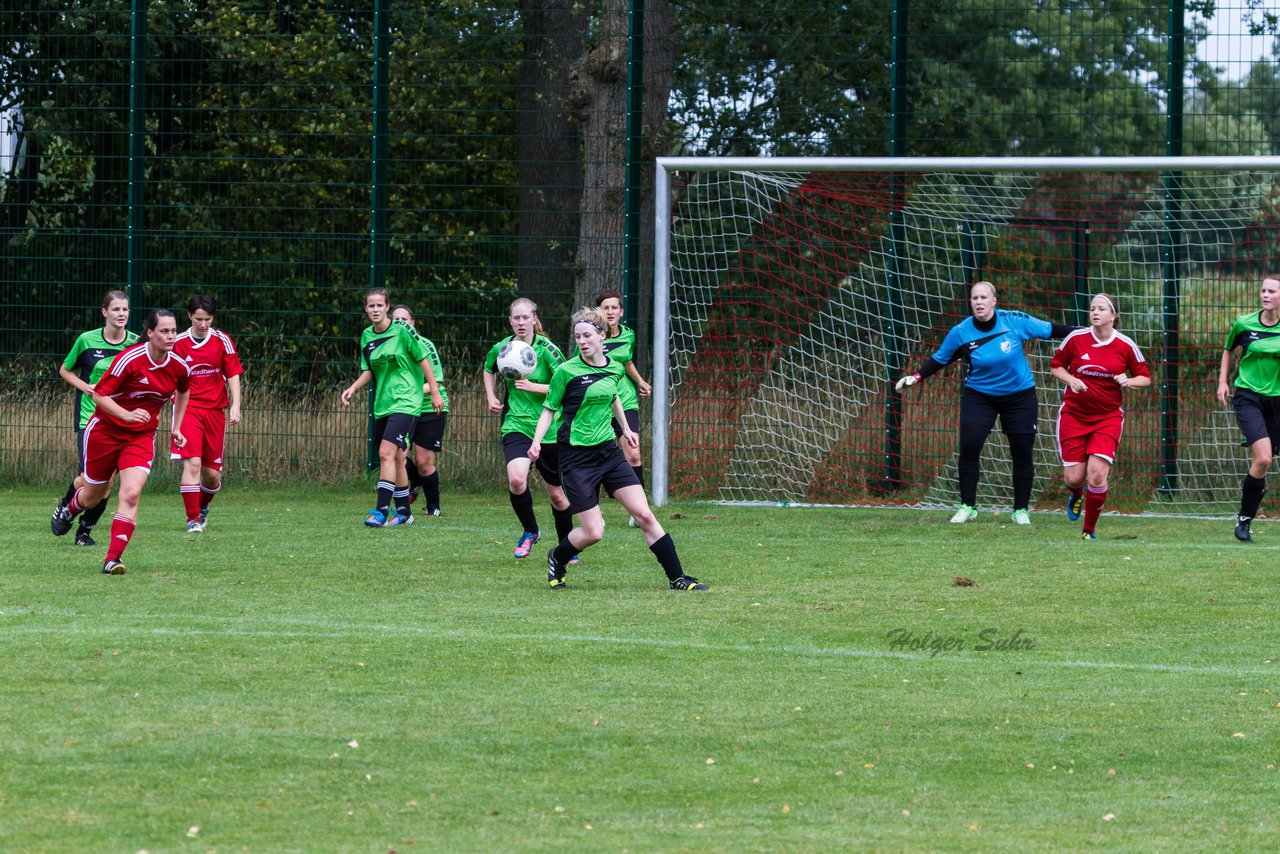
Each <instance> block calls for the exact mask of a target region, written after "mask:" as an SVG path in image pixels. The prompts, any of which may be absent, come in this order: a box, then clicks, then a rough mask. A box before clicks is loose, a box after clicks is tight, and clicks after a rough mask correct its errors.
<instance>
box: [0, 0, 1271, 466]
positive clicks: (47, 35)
mask: <svg viewBox="0 0 1280 854" xmlns="http://www.w3.org/2000/svg"><path fill="white" fill-rule="evenodd" d="M50 5H51V4H45V3H36V2H31V0H17V2H13V3H8V4H6V5H5V6H4V9H3V11H0V361H3V364H4V371H3V374H0V376H3V377H4V379H3V380H2V381H0V382H2V385H0V477H2V478H3V479H4V480H5V481H6V482H13V481H38V482H51V481H60V480H63V479H65V478H66V477H67V475H68V474H69V473H70V472H71V471H72V470H73V469H74V467H75V454H74V448H73V443H72V437H73V434H72V422H73V413H72V399H73V394H72V392H71V390H70V388H69V387H68V386H67V385H66V384H65V383H63V382H62V381H61V380H60V379H59V378H58V375H57V367H58V365H59V364H60V362H61V360H62V358H63V357H64V356H65V354H66V352H67V350H68V349H69V347H70V346H71V343H72V341H73V340H74V338H75V336H76V335H77V334H78V333H80V332H82V331H84V330H87V329H89V328H91V327H94V326H97V325H100V323H101V316H100V313H99V311H98V305H99V303H100V301H101V299H102V296H103V294H104V293H105V292H106V291H107V290H109V289H112V288H121V289H124V290H126V291H128V292H129V293H130V295H131V297H132V304H133V310H134V314H133V318H132V321H131V324H132V326H133V327H134V328H135V329H136V328H138V327H140V325H141V321H142V318H143V316H144V314H145V313H146V311H147V310H149V309H151V308H155V307H165V308H172V309H179V308H181V306H182V305H183V304H184V303H185V301H186V299H187V297H188V296H190V295H191V294H193V293H208V294H211V295H212V296H214V297H215V298H216V299H217V300H218V302H219V305H220V312H219V316H218V318H217V325H218V326H219V327H220V328H221V329H223V330H224V331H226V332H227V333H228V334H230V335H231V336H232V337H233V338H234V339H235V340H236V342H237V344H238V345H239V347H240V350H241V353H242V356H243V358H244V360H245V363H246V366H247V371H248V373H247V375H246V377H245V422H244V423H243V424H242V425H240V426H239V427H237V428H236V429H235V430H233V431H232V433H231V434H230V437H229V448H228V457H229V462H228V473H229V476H230V477H232V478H237V479H241V480H249V479H253V480H262V481H279V480H291V479H295V478H296V479H299V480H306V481H313V480H336V479H343V478H349V477H354V476H358V475H360V474H362V473H363V472H364V470H365V466H366V463H367V460H368V449H367V446H366V441H367V438H366V437H367V412H366V411H365V410H364V409H363V408H360V407H355V408H353V409H348V410H344V409H343V408H342V407H341V406H340V404H339V401H338V391H339V390H340V389H341V388H342V387H343V386H345V385H346V384H347V383H349V382H350V381H351V380H352V379H353V378H354V376H355V373H356V367H355V364H356V362H355V360H356V352H355V350H356V342H357V339H358V336H359V333H360V330H361V329H362V328H363V326H364V325H365V321H364V318H363V315H362V313H361V310H360V295H361V293H362V292H363V291H364V290H365V289H366V288H367V287H369V286H370V285H372V284H385V285H386V286H387V287H388V288H390V290H391V293H392V299H393V301H394V302H403V303H406V304H408V305H409V306H410V307H411V308H412V309H413V310H414V312H415V314H416V315H417V318H418V324H419V329H420V330H421V331H422V332H423V333H424V334H425V335H427V336H428V337H430V338H432V339H433V340H434V341H435V342H436V344H437V345H438V346H439V347H440V350H441V352H442V355H443V358H444V364H445V374H446V375H445V377H444V379H445V382H446V384H447V386H448V388H449V392H450V403H451V406H450V409H451V421H450V427H449V434H448V436H447V437H446V443H445V455H444V459H443V462H442V471H443V472H444V477H445V479H446V482H452V483H454V484H462V485H467V484H469V485H475V486H480V485H489V484H494V483H497V482H499V479H500V474H501V466H500V452H499V449H498V445H497V423H496V419H495V417H494V416H492V415H491V414H490V413H488V411H487V408H486V406H485V400H484V395H483V393H482V391H481V385H480V376H479V372H480V362H481V359H482V358H483V355H484V353H485V351H486V350H487V349H488V347H489V346H490V344H491V343H492V342H493V341H494V340H496V339H497V338H498V337H500V336H502V335H504V334H506V332H507V324H506V320H505V316H506V307H507V305H508V303H509V302H510V300H511V299H513V298H514V297H515V296H517V295H520V296H528V297H531V298H533V299H534V300H536V301H537V302H538V303H539V304H540V305H541V307H542V317H543V321H544V325H545V326H546V327H547V329H548V332H549V334H550V335H551V336H552V337H553V338H555V339H556V340H559V341H561V342H567V338H568V329H567V324H566V318H567V316H568V313H569V311H570V310H571V308H572V307H573V305H574V304H575V303H579V302H582V301H584V300H586V299H588V298H589V297H590V296H591V295H593V294H595V293H598V292H599V291H600V290H602V289H604V288H606V287H615V288H616V287H621V288H623V289H624V290H625V291H626V293H627V302H626V304H627V310H628V321H629V322H630V323H631V324H632V325H633V326H636V327H637V328H638V331H639V334H640V340H641V342H642V348H641V352H640V354H639V355H640V362H641V364H640V367H641V370H642V372H645V373H647V365H648V364H649V361H648V360H649V358H650V355H651V354H649V352H648V350H649V347H648V341H649V328H648V317H649V313H650V309H651V306H650V305H649V304H648V302H649V299H648V295H649V293H650V285H649V282H650V280H651V276H652V271H651V256H652V228H653V226H652V223H653V213H652V210H653V198H652V187H651V183H652V171H653V168H652V161H653V158H654V157H655V156H657V155H661V154H668V153H680V154H691V153H706V154H716V155H841V156H854V155H888V154H897V155H1010V154H1017V155H1123V154H1180V153H1185V154H1264V153H1276V152H1277V150H1278V149H1277V139H1278V138H1280V109H1277V107H1278V106H1280V80H1278V75H1280V66H1277V64H1276V62H1275V61H1274V58H1273V55H1272V53H1271V51H1272V46H1273V42H1274V28H1275V19H1274V14H1273V13H1272V12H1271V11H1270V7H1269V6H1268V5H1267V4H1264V3H1260V2H1252V0H1237V2H1233V3H1230V4H1225V5H1224V4H1217V5H1215V6H1214V8H1213V10H1212V18H1211V19H1209V18H1207V17H1206V14H1207V12H1206V10H1205V7H1204V6H1203V5H1195V6H1192V5H1191V4H1187V5H1186V8H1183V4H1173V5H1172V6H1170V5H1149V4H1143V3H1139V2H1121V3H1110V4H1105V5H1101V4H1082V3H1075V2H1062V3H1052V4H1044V3H1032V2H987V3H985V4H984V3H982V2H981V0H979V2H974V0H964V2H960V0H953V1H952V2H949V0H943V2H934V3H930V4H919V3H917V4H914V7H913V4H911V3H909V2H906V0H899V2H897V3H892V2H877V3H863V4H849V3H839V4H836V3H828V2H809V3H801V4H790V3H786V2H783V3H776V2H770V3H764V2H741V3H734V4H726V3H710V2H708V3H698V2H689V3H677V4H671V3H667V2H647V3H645V4H644V7H643V9H639V8H637V7H634V6H630V7H629V6H627V5H625V4H619V3H617V2H601V3H589V4H580V3H563V2H556V3H539V2H524V3H520V4H508V5H502V4H497V5H495V4H487V5H475V4H461V3H457V4H423V3H408V2H402V0H397V2H385V3H381V4H379V3H374V2H372V0H365V2H362V3H352V4H345V3H333V2H319V0H314V1H312V0H299V2H283V3H261V2H256V3H255V2H250V3H244V4H201V3H192V2H172V0H151V2H149V3H143V2H141V1H140V0H136V2H133V3H129V2H106V0H83V1H82V2H67V3H61V4H57V8H56V9H52V8H49V6H50ZM641 12H642V13H643V14H640V13H641ZM633 96H634V97H633ZM628 240H630V242H631V247H632V249H633V255H632V256H630V257H629V256H628V255H627V253H626V249H627V245H628ZM1266 263H1267V262H1266V261H1265V260H1261V261H1259V264H1260V265H1262V266H1265V265H1266ZM1209 298H1212V295H1210V297H1209ZM1232 298H1233V299H1234V298H1235V295H1234V294H1233V295H1232ZM1224 302H1225V300H1224ZM179 317H180V320H183V315H182V314H181V313H179ZM180 326H182V327H184V326H185V322H183V323H180ZM164 438H165V436H164V433H163V431H162V435H161V439H162V440H163V439H164Z"/></svg>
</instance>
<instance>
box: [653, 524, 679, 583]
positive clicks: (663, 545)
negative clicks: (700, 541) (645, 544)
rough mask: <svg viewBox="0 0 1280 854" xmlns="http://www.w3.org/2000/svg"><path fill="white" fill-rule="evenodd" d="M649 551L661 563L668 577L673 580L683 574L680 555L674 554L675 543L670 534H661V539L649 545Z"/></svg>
mask: <svg viewBox="0 0 1280 854" xmlns="http://www.w3.org/2000/svg"><path fill="white" fill-rule="evenodd" d="M649 551H651V552H653V556H654V557H656V558H657V559H658V563H660V564H662V571H663V572H665V573H666V574H667V578H668V579H670V580H671V581H675V580H676V579H677V578H679V577H680V576H682V575H684V567H682V566H681V565H680V556H679V555H677V554H676V544H675V543H674V542H673V541H672V540H671V535H670V534H663V535H662V539H660V540H658V541H657V542H656V543H654V544H653V545H651V546H649Z"/></svg>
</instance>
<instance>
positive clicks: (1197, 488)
mask: <svg viewBox="0 0 1280 854" xmlns="http://www.w3.org/2000/svg"><path fill="white" fill-rule="evenodd" d="M656 191H657V192H656V198H657V199H658V200H659V202H660V203H659V204H658V205H657V206H656V232H655V234H656V237H655V246H654V250H655V263H654V312H653V318H654V348H653V353H654V366H653V367H654V370H653V374H654V380H653V443H652V452H651V460H652V470H653V497H654V501H655V503H657V504H659V505H661V504H664V503H666V502H667V501H668V499H669V498H671V497H677V496H678V497H686V498H696V499H708V500H718V501H744V502H769V503H786V504H801V503H813V504H845V505H865V504H873V505H884V506H892V505H910V506H920V507H944V506H951V505H953V504H954V503H955V500H956V499H955V490H954V480H955V469H954V466H955V459H954V457H955V444H956V426H957V411H958V404H959V397H960V394H959V391H960V386H961V383H962V380H963V377H962V371H961V370H960V368H959V367H954V366H953V367H949V368H948V369H947V370H946V371H943V372H941V373H940V374H938V375H936V376H934V377H931V378H930V379H929V380H928V381H927V382H925V383H922V384H919V385H917V386H915V387H913V388H912V389H911V391H910V392H908V393H906V394H901V395H900V394H898V393H896V392H894V390H893V380H895V379H896V378H897V377H898V376H900V375H901V374H902V373H903V372H906V371H907V370H909V369H914V368H915V367H917V366H918V365H919V364H920V363H922V362H923V360H924V359H925V358H927V357H928V356H929V355H930V354H932V353H933V352H934V351H935V350H936V348H937V346H938V344H939V343H940V342H941V339H942V337H943V336H944V335H945V334H946V332H947V330H948V329H949V328H950V327H952V326H954V325H955V324H956V323H958V322H960V321H961V320H963V319H964V318H965V317H967V316H968V314H969V309H968V304H967V294H968V287H969V285H971V284H972V283H973V282H975V281H980V280H988V281H991V282H993V283H994V284H995V286H996V288H997V293H998V299H999V307H1000V308H1002V309H1007V310H1019V311H1025V312H1027V313H1028V314H1031V315H1034V316H1036V317H1040V318H1043V319H1046V320H1051V321H1055V322H1061V323H1066V324H1073V325H1086V324H1087V322H1088V320H1087V308H1088V304H1089V299H1090V295H1092V294H1095V293H1100V292H1104V293H1107V294H1108V295H1109V296H1111V297H1113V298H1114V299H1115V301H1116V302H1117V303H1118V305H1119V309H1120V321H1119V329H1120V331H1121V332H1123V333H1125V334H1126V335H1128V336H1129V337H1131V338H1133V339H1134V340H1135V341H1136V342H1137V343H1138V345H1139V346H1140V347H1141V348H1142V350H1143V352H1144V355H1145V356H1146V358H1147V360H1148V362H1149V363H1150V367H1151V371H1152V375H1153V378H1154V382H1153V384H1152V386H1151V387H1150V388H1148V389H1144V390H1140V391H1136V392H1130V393H1127V394H1126V399H1125V409H1126V426H1125V436H1124V439H1123V441H1122V443H1121V447H1120V456H1119V458H1118V459H1117V462H1116V467H1115V469H1114V470H1113V472H1112V478H1111V482H1112V486H1113V490H1112V499H1111V501H1110V502H1109V503H1108V507H1109V508H1114V509H1117V510H1121V511H1128V512H1162V513H1176V514H1190V515H1209V514H1228V513H1230V512H1232V511H1233V509H1234V505H1235V503H1236V502H1237V501H1238V497H1239V484H1240V479H1241V477H1242V476H1243V473H1244V470H1245V467H1246V465H1247V459H1248V457H1247V449H1245V448H1243V447H1242V445H1241V436H1240V434H1239V431H1238V429H1237V428H1236V424H1235V418H1234V414H1233V413H1232V412H1231V411H1230V409H1229V408H1223V407H1221V406H1219V405H1218V403H1217V400H1216V380H1217V372H1218V365H1219V360H1220V358H1221V354H1222V346H1223V341H1224V339H1225V336H1226V332H1227V330H1228V329H1229V328H1230V326H1231V324H1232V322H1233V321H1234V320H1235V319H1236V317H1238V316H1239V315H1242V314H1246V313H1248V312H1250V311H1255V310H1257V309H1258V308H1259V304H1258V285H1259V283H1260V280H1261V278H1262V277H1263V275H1265V274H1268V273H1271V274H1274V273H1276V272H1277V271H1280V157H1177V158H1172V157H1143V158H1127V157H1092V158H712V157H670V158H659V159H658V161H657V172H656ZM1055 346H1056V342H1052V341H1038V342H1028V344H1027V345H1026V347H1025V350H1026V353H1027V357H1028V361H1029V363H1030V364H1031V366H1032V369H1033V372H1034V374H1035V377H1036V384H1037V388H1038V394H1039V400H1040V418H1039V424H1040V433H1041V434H1043V435H1041V436H1040V437H1039V438H1038V440H1037V444H1036V487H1037V492H1036V495H1035V496H1034V498H1033V506H1034V505H1039V506H1041V507H1056V506H1058V504H1060V501H1061V486H1060V472H1061V468H1060V461H1059V458H1058V455H1057V447H1056V441H1055V440H1054V436H1053V427H1054V423H1055V418H1056V412H1057V408H1058V405H1059V403H1060V400H1061V384H1060V383H1059V382H1058V381H1057V380H1056V379H1054V378H1053V377H1052V376H1051V375H1050V374H1049V372H1048V363H1049V359H1050V358H1051V356H1052V354H1053V350H1054V348H1055ZM982 470H983V480H982V484H981V487H980V492H979V501H980V503H981V504H983V505H984V506H987V507H1009V506H1010V504H1011V499H1012V485H1011V483H1010V482H1009V465H1008V451H1007V447H1006V446H1005V444H1004V439H1003V436H1002V435H1001V434H1000V433H999V432H998V431H995V432H993V434H992V438H991V440H990V441H989V442H988V445H987V448H986V450H985V451H984V458H983V466H982Z"/></svg>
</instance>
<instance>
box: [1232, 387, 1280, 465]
mask: <svg viewBox="0 0 1280 854" xmlns="http://www.w3.org/2000/svg"><path fill="white" fill-rule="evenodd" d="M1231 405H1232V406H1233V407H1234V408H1235V410H1236V423H1237V424H1239V425H1240V432H1242V433H1244V440H1245V443H1246V444H1249V445H1252V444H1253V443H1254V442H1256V441H1258V440H1259V439H1270V440H1271V453H1272V454H1275V453H1276V452H1277V450H1280V442H1277V440H1280V397H1269V396H1268V395H1265V394H1258V393H1257V392H1256V391H1252V390H1251V389H1247V388H1234V389H1232V390H1231Z"/></svg>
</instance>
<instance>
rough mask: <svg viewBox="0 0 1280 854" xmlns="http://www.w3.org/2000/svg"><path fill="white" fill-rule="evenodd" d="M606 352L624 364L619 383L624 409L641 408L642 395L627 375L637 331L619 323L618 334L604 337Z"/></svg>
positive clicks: (633, 355) (619, 392)
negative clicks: (637, 391)
mask: <svg viewBox="0 0 1280 854" xmlns="http://www.w3.org/2000/svg"><path fill="white" fill-rule="evenodd" d="M604 352H605V355H607V356H608V357H609V358H610V359H613V360H614V361H615V362H617V363H618V364H619V365H621V366H622V369H623V370H622V382H621V383H619V384H618V397H619V399H621V400H622V408H623V409H624V410H628V411H630V410H632V409H639V408H640V397H639V395H637V394H636V384H635V383H634V382H632V380H631V377H630V376H628V375H627V371H626V368H627V362H630V361H631V360H632V359H634V358H635V353H636V333H635V332H633V331H632V330H630V329H628V328H627V327H626V326H623V325H622V324H618V334H617V335H615V336H614V337H612V338H606V339H604Z"/></svg>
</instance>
